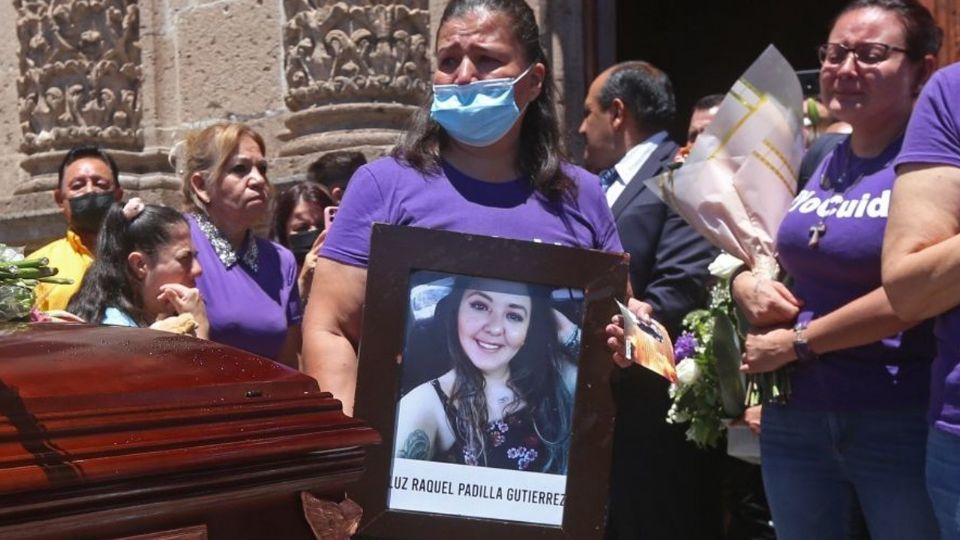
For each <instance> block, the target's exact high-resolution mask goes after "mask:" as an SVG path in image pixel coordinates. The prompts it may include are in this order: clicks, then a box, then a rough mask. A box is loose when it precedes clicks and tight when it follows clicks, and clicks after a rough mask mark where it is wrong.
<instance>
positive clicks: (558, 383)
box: [437, 278, 573, 474]
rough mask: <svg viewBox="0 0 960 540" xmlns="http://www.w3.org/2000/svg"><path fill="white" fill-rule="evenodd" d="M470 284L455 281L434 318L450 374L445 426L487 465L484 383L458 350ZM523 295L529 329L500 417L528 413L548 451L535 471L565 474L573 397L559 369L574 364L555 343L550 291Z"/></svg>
mask: <svg viewBox="0 0 960 540" xmlns="http://www.w3.org/2000/svg"><path fill="white" fill-rule="evenodd" d="M471 281H472V280H471V279H470V278H457V280H456V282H455V283H454V286H453V290H452V291H451V292H450V295H449V296H448V297H447V298H444V299H443V300H442V301H441V303H440V304H438V310H437V316H439V317H441V320H442V321H443V325H444V334H445V340H446V348H447V353H448V354H449V357H450V360H451V364H452V366H451V367H452V368H453V370H454V374H455V379H454V383H453V389H452V390H451V392H450V403H451V404H452V405H453V411H452V412H453V413H454V414H453V416H454V418H455V419H456V425H453V426H450V427H451V428H452V429H453V430H454V433H455V434H456V435H457V438H458V439H459V440H461V441H463V445H464V449H468V450H470V451H471V453H473V454H475V455H476V456H477V461H478V463H479V464H480V465H486V464H487V457H486V451H487V448H486V442H485V440H486V439H485V435H484V434H485V433H486V428H487V424H489V420H490V419H489V418H488V415H487V399H486V395H485V394H484V387H485V381H484V378H483V374H482V373H481V372H480V370H479V369H477V367H476V366H475V365H474V364H473V362H472V361H471V360H470V358H469V357H468V356H467V353H466V352H464V350H463V347H462V346H461V345H460V340H459V339H458V330H457V323H458V320H457V316H458V315H457V314H458V311H459V307H460V302H461V301H462V300H463V296H464V294H465V292H466V291H467V290H468V289H472V288H473V286H472V285H471ZM527 290H528V293H529V295H530V300H531V310H530V326H529V328H528V329H527V337H526V340H525V341H524V345H523V346H522V347H521V348H520V350H519V351H517V354H516V356H514V357H513V359H511V360H510V378H509V380H508V381H507V386H508V387H509V388H510V390H512V391H513V393H514V400H513V401H512V402H511V403H508V404H507V406H506V407H505V408H504V414H505V415H507V414H512V413H516V412H519V411H522V410H523V409H524V407H525V408H526V409H528V410H529V412H530V417H531V418H532V420H533V427H534V430H535V432H536V434H537V436H538V437H539V438H540V440H541V441H542V442H543V444H544V447H545V448H546V449H547V459H546V461H545V462H544V466H543V469H542V470H541V471H539V472H546V473H553V474H565V473H566V470H567V456H568V452H569V448H570V445H569V438H570V429H571V425H572V416H573V396H572V395H571V393H570V391H569V390H568V389H567V387H566V384H564V381H563V376H562V368H563V364H564V363H565V362H572V360H573V359H572V358H570V357H569V356H568V355H567V354H566V353H565V352H563V350H562V348H561V347H560V344H559V342H558V338H557V332H558V329H557V323H556V319H555V318H554V315H553V308H552V305H551V302H550V291H549V289H547V288H545V287H539V286H536V285H527Z"/></svg>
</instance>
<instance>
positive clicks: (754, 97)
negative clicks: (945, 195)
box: [646, 46, 803, 444]
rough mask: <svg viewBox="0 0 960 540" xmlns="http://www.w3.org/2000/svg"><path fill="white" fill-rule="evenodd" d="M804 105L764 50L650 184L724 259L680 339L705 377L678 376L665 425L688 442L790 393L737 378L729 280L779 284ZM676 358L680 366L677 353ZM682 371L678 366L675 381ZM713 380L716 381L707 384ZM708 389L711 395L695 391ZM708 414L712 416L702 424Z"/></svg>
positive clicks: (782, 376) (773, 379)
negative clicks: (678, 427) (780, 237)
mask: <svg viewBox="0 0 960 540" xmlns="http://www.w3.org/2000/svg"><path fill="white" fill-rule="evenodd" d="M801 103H802V91H801V88H800V83H799V81H798V80H797V77H796V75H795V73H794V70H793V68H792V67H791V66H790V64H789V63H788V62H787V61H786V59H784V58H783V56H782V55H781V54H780V53H779V51H777V50H776V48H774V47H773V46H770V47H768V48H767V49H766V50H765V51H764V52H763V54H761V55H760V57H759V58H758V59H757V60H756V61H755V62H754V63H753V65H751V66H750V68H749V69H747V71H746V72H745V73H744V75H743V76H742V77H741V78H740V79H738V80H737V82H736V83H735V84H734V86H733V88H732V89H731V90H730V92H729V93H727V95H726V97H725V98H724V100H723V102H722V103H721V104H720V108H719V109H718V111H717V115H716V118H715V119H714V121H713V122H712V123H711V124H710V125H709V126H708V127H707V129H706V130H705V131H704V132H703V133H702V134H701V135H700V136H699V137H697V140H696V144H694V146H693V148H692V149H691V151H690V154H689V155H688V156H687V158H686V159H685V160H684V163H683V164H682V165H681V166H679V167H678V168H675V169H673V170H671V171H668V172H667V173H665V174H663V175H661V176H659V177H656V178H653V179H650V180H647V181H646V185H647V187H649V188H650V189H651V190H653V191H654V192H655V193H656V194H657V195H658V196H659V197H660V198H661V199H663V201H664V202H665V203H666V204H668V205H669V206H670V207H671V208H673V209H674V210H675V211H676V212H677V213H678V214H680V216H682V217H683V218H684V219H685V220H686V221H687V222H688V223H689V224H690V225H691V226H692V227H693V228H694V229H696V230H697V231H698V232H700V234H702V235H703V236H704V237H705V238H707V240H709V241H710V242H712V243H713V244H714V245H716V246H718V247H719V248H720V249H722V250H723V251H725V252H726V253H728V254H729V255H728V256H727V257H729V258H726V259H723V258H722V259H720V260H719V262H718V261H715V265H714V266H719V267H721V269H720V270H716V271H714V270H712V272H713V273H714V274H715V275H717V276H718V277H720V279H719V282H718V283H717V285H716V286H715V287H714V289H713V291H712V300H711V306H710V308H709V309H708V310H704V311H699V312H694V313H691V314H690V315H689V316H688V317H687V320H686V325H685V326H686V329H687V332H688V334H689V335H688V337H686V338H681V339H678V340H677V341H678V346H681V347H683V349H684V351H687V350H693V351H694V353H693V354H692V356H688V358H692V359H693V362H694V363H695V364H696V365H697V366H698V367H700V368H703V369H702V370H701V371H702V374H703V376H704V377H705V378H704V379H702V380H701V381H699V382H695V383H694V385H693V386H691V385H689V384H688V385H684V383H683V382H682V379H683V377H681V383H680V384H679V385H678V386H677V388H676V389H675V392H674V395H675V397H674V400H675V405H676V407H675V409H676V410H675V411H672V413H671V417H673V418H674V419H676V420H680V419H684V418H688V417H689V418H690V420H691V424H692V425H691V430H692V432H688V435H691V434H692V435H693V436H692V437H691V438H693V439H694V440H699V441H703V442H704V444H707V443H708V442H709V441H713V442H716V440H717V437H718V436H719V433H720V432H722V428H721V427H719V426H721V425H722V424H721V423H720V422H721V420H722V418H723V416H727V417H736V416H739V415H740V414H741V413H742V411H743V408H744V406H745V405H752V404H756V403H759V402H760V401H761V400H762V401H770V400H774V401H782V400H785V399H786V398H787V397H788V394H789V382H788V380H787V379H788V374H787V373H786V372H784V371H783V370H781V371H780V372H777V373H776V374H773V375H768V376H759V377H751V380H750V382H749V384H748V385H747V386H748V388H746V389H745V388H744V384H743V382H742V380H741V379H740V378H739V366H740V336H742V335H743V332H741V331H740V330H739V329H738V326H742V325H739V324H738V317H737V315H736V310H735V309H734V305H733V302H732V301H731V300H730V296H729V280H730V279H731V276H732V275H733V272H734V271H735V270H736V268H737V267H738V266H740V265H742V264H746V265H747V267H749V269H750V270H751V271H752V272H753V273H754V274H755V275H756V276H757V277H758V278H760V279H777V277H778V275H779V273H780V269H779V265H778V264H777V259H776V246H775V241H774V239H775V237H776V231H777V229H778V228H779V226H780V221H781V220H782V219H783V216H784V215H785V214H786V212H787V208H788V207H789V205H790V203H791V201H792V200H793V198H794V196H795V194H796V191H797V171H798V168H799V165H800V161H801V158H802V156H803V132H802V114H801ZM694 342H695V343H696V344H695V345H694V346H693V348H692V349H691V345H693V343H694ZM676 358H677V360H678V361H680V362H681V363H682V362H683V360H681V355H680V354H679V353H678V354H676ZM685 358H687V357H685ZM688 365H691V364H689V363H688ZM681 371H683V370H681V369H680V366H679V365H678V375H679V372H681ZM711 373H716V374H717V378H716V379H713V380H711V379H710V376H711V375H710V374H711ZM707 384H712V385H713V387H714V389H715V392H713V393H711V392H710V391H708V390H707V389H706V388H701V387H704V386H706V385H707ZM685 386H686V388H685ZM698 388H699V389H698ZM744 397H746V400H745V399H744ZM737 401H739V404H738V405H735V402H737ZM745 401H746V403H745ZM708 414H713V415H714V417H711V418H710V419H707V417H708ZM694 422H695V423H696V425H697V426H699V427H694V425H693V424H694ZM710 426H713V427H710ZM714 428H716V430H717V435H715V436H714V435H713V431H712V430H713V429H714Z"/></svg>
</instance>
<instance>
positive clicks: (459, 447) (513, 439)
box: [431, 379, 547, 472]
mask: <svg viewBox="0 0 960 540" xmlns="http://www.w3.org/2000/svg"><path fill="white" fill-rule="evenodd" d="M431 384H432V385H433V389H434V390H436V392H437V396H439V397H440V401H441V402H442V403H443V408H444V411H445V412H446V415H447V421H448V422H449V423H450V426H451V427H452V428H453V432H454V435H455V436H456V441H455V442H454V443H453V446H451V447H450V448H449V449H448V450H446V451H444V452H441V453H440V454H439V455H438V456H437V458H436V459H435V461H445V462H448V463H459V464H461V465H481V466H486V467H496V468H498V469H510V470H515V471H536V472H541V471H542V470H543V466H544V463H545V461H546V457H547V456H546V449H545V448H543V442H542V441H541V440H540V437H538V436H537V433H536V430H535V429H534V427H533V418H532V417H531V415H530V412H529V410H528V409H523V410H520V411H516V412H513V413H510V414H508V415H506V416H504V417H503V418H502V419H500V420H496V421H493V422H490V423H488V424H487V428H486V432H485V441H484V444H485V445H486V460H484V459H483V457H482V456H480V455H479V449H475V448H469V447H467V446H466V443H465V441H464V440H463V438H462V437H461V436H460V434H458V433H457V430H456V428H455V426H456V408H455V407H454V406H453V404H452V403H450V399H449V398H448V397H447V395H446V394H445V393H443V390H442V389H441V388H440V382H439V381H438V380H436V379H434V380H433V381H432V382H431ZM484 461H485V462H484Z"/></svg>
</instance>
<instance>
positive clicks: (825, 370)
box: [777, 138, 933, 411]
mask: <svg viewBox="0 0 960 540" xmlns="http://www.w3.org/2000/svg"><path fill="white" fill-rule="evenodd" d="M901 142H902V141H901V139H899V138H898V139H897V140H896V141H894V142H892V143H891V144H890V145H889V146H888V147H887V148H886V149H885V150H884V151H883V153H881V154H880V155H879V156H877V157H875V158H870V159H860V158H857V157H856V156H855V155H854V154H853V152H851V151H850V141H849V139H847V140H844V141H843V142H842V143H840V144H839V145H838V146H837V147H836V149H834V151H833V152H832V153H831V154H830V155H829V156H828V157H827V158H825V159H824V160H823V162H822V163H821V164H820V166H819V167H817V169H816V171H815V172H814V174H813V176H811V177H810V181H809V182H808V183H807V185H806V186H805V187H804V189H803V190H802V191H801V192H800V193H799V194H798V195H797V198H796V199H794V201H793V204H791V206H790V209H789V211H788V212H787V215H786V217H784V220H783V223H782V224H781V225H780V231H779V233H778V235H777V249H778V250H779V253H780V260H781V262H782V263H783V267H784V269H785V270H786V271H787V272H788V273H789V274H790V276H791V277H792V278H793V280H794V282H793V286H792V290H793V292H794V295H796V296H797V297H798V298H799V299H800V300H802V301H803V302H804V307H803V309H804V310H808V311H812V312H813V314H814V317H822V316H824V315H827V314H829V313H830V312H832V311H834V310H836V309H837V308H840V307H842V306H844V305H846V304H848V303H849V302H851V301H853V300H855V299H857V298H859V297H861V296H863V295H865V294H867V293H869V292H870V291H872V290H874V289H876V288H878V287H880V286H881V281H880V255H881V249H882V247H883V231H884V228H885V227H886V224H887V211H888V209H889V206H890V192H891V190H892V188H893V181H894V176H895V174H894V170H893V159H894V157H896V155H897V152H898V151H899V149H900V144H901ZM843 171H848V172H847V175H846V176H844V175H843V174H842V173H843ZM832 185H838V186H839V187H837V188H835V189H834V188H832V187H831V186H832ZM821 223H822V224H823V225H824V226H825V227H826V233H824V234H823V235H822V237H821V238H820V241H819V245H818V246H817V247H816V248H814V247H811V246H810V245H809V242H810V229H811V227H813V226H815V225H818V224H821ZM931 327H932V323H931V322H930V321H928V322H925V323H923V324H921V325H919V326H916V327H914V328H912V329H910V330H907V331H905V332H902V333H901V334H899V335H897V336H890V338H887V339H884V340H882V341H877V342H875V343H871V344H869V345H864V346H861V347H854V348H851V349H844V350H840V351H835V352H831V353H827V354H823V355H820V357H819V359H817V360H813V361H810V362H796V363H795V364H794V365H795V366H796V368H795V370H794V371H793V379H792V383H793V395H792V396H791V398H790V403H791V405H793V406H796V407H800V408H811V409H820V410H847V411H850V410H877V409H903V408H918V409H922V408H923V407H925V406H926V404H927V396H928V387H929V382H928V381H929V376H930V362H931V360H932V358H933V345H932V343H931V342H932V335H931V331H932V330H931Z"/></svg>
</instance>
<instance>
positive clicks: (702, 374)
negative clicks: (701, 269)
mask: <svg viewBox="0 0 960 540" xmlns="http://www.w3.org/2000/svg"><path fill="white" fill-rule="evenodd" d="M741 265H742V263H741V262H740V261H739V260H737V259H735V258H734V257H731V256H730V255H726V254H721V255H720V257H718V258H717V260H716V261H714V263H713V264H711V265H710V270H711V273H712V274H713V275H714V276H716V277H717V278H718V281H717V283H716V284H715V285H714V286H713V287H712V288H711V289H710V305H709V306H708V308H707V309H699V310H696V311H692V312H690V313H688V314H687V316H686V317H684V319H683V327H684V329H685V330H684V332H683V333H682V334H681V335H680V337H678V338H677V341H676V344H675V345H674V357H675V359H676V361H677V362H678V363H677V381H676V382H675V383H674V384H673V385H671V387H670V397H671V399H672V400H673V405H672V406H671V407H670V410H669V411H668V413H667V421H668V422H670V423H683V422H689V423H690V426H689V427H688V428H687V439H689V440H690V441H693V442H694V443H696V444H697V445H698V446H701V447H704V448H706V447H712V446H715V445H716V443H717V441H718V440H719V439H720V436H721V435H722V434H723V431H724V429H725V427H726V422H725V419H728V418H736V417H738V416H740V415H741V414H742V413H743V409H744V402H745V398H744V396H745V389H744V385H743V380H742V377H741V375H740V373H739V370H738V368H739V365H740V362H739V356H740V332H739V330H738V329H737V326H738V325H737V317H736V305H735V304H734V302H733V299H732V298H731V297H730V277H731V276H732V274H733V271H734V270H736V268H737V267H739V266H741ZM721 359H722V361H721Z"/></svg>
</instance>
